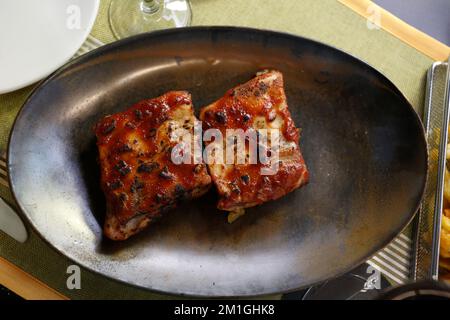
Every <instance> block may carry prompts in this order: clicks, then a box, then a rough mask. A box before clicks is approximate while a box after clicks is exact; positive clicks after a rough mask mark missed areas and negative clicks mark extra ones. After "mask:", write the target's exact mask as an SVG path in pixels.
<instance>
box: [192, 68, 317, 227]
mask: <svg viewBox="0 0 450 320" xmlns="http://www.w3.org/2000/svg"><path fill="white" fill-rule="evenodd" d="M200 119H201V120H202V121H203V129H204V130H207V129H211V128H217V129H219V130H220V131H221V132H222V135H223V136H224V137H225V136H226V131H227V129H243V130H244V131H246V130H248V129H250V130H252V129H253V130H254V131H257V132H258V133H260V132H262V131H263V130H261V129H279V133H280V134H279V138H280V140H279V141H280V143H279V146H280V148H279V162H278V164H279V166H278V168H277V169H276V170H275V171H274V170H269V171H272V172H271V173H269V174H266V173H264V174H262V171H261V169H262V168H264V167H269V166H270V164H267V163H266V164H263V163H261V162H258V163H256V164H255V163H253V164H250V163H249V162H246V163H245V164H242V162H241V164H237V163H236V162H237V161H236V162H235V163H234V164H229V163H228V164H227V163H225V164H217V163H214V164H209V163H208V168H209V172H210V174H211V177H212V179H213V181H214V184H215V185H216V187H217V190H218V192H219V195H220V199H219V203H218V208H219V209H221V210H226V211H231V212H241V213H242V211H243V210H242V209H243V208H248V207H253V206H256V205H259V204H262V203H264V202H266V201H269V200H275V199H278V198H280V197H282V196H284V195H286V194H287V193H289V192H291V191H293V190H294V189H296V188H299V187H301V186H302V185H304V184H305V183H307V182H308V170H307V168H306V165H305V162H304V160H303V157H302V155H301V153H300V148H299V145H298V143H299V129H297V128H296V127H295V124H294V122H293V120H292V118H291V115H290V112H289V110H288V105H287V102H286V95H285V93H284V83H283V76H282V74H281V73H280V72H277V71H270V72H264V73H260V74H259V75H257V76H256V77H255V78H254V79H252V80H250V81H249V82H247V83H245V84H243V85H240V86H237V87H235V88H234V89H231V90H229V91H228V92H227V93H226V94H225V96H224V97H222V98H221V99H219V100H218V101H216V102H214V103H212V104H211V105H209V106H207V107H205V108H203V109H202V110H201V113H200ZM266 136H267V135H266ZM268 140H269V141H270V139H268ZM247 141H249V139H247ZM211 143H215V142H206V144H207V145H209V144H211ZM249 146H250V145H249V144H248V143H247V144H246V145H245V150H244V152H245V157H246V159H247V160H248V159H251V158H252V157H254V156H255V155H252V154H251V152H252V151H251V149H250V148H249ZM269 146H270V145H269ZM223 147H224V148H226V146H225V145H224V146H223ZM235 148H236V147H235ZM241 150H242V149H241ZM253 159H254V158H253ZM224 162H225V161H224ZM272 165H273V163H272ZM230 219H231V220H233V219H234V218H233V217H231V218H230V216H229V220H230ZM230 222H231V221H230Z"/></svg>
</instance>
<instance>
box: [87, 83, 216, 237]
mask: <svg viewBox="0 0 450 320" xmlns="http://www.w3.org/2000/svg"><path fill="white" fill-rule="evenodd" d="M195 119H196V118H195V116H194V112H193V107H192V101H191V96H190V94H189V93H187V92H183V91H180V92H169V93H167V94H165V95H163V96H161V97H158V98H155V99H150V100H145V101H142V102H139V103H137V104H135V105H134V106H132V107H131V108H129V109H128V110H126V111H124V112H121V113H117V114H114V115H110V116H106V117H105V118H103V119H102V120H101V121H100V122H99V123H98V124H97V125H96V127H95V134H96V136H97V145H98V149H99V162H100V167H101V186H102V189H103V192H104V194H105V196H106V200H107V212H106V220H105V224H104V234H105V235H106V236H107V237H108V238H110V239H112V240H125V239H127V238H128V237H130V236H132V235H134V234H136V233H137V232H139V231H140V230H142V229H143V228H145V227H146V226H147V225H148V224H149V223H151V222H152V221H153V220H154V219H155V218H157V217H159V216H160V215H161V214H163V213H164V212H166V211H167V210H169V209H171V208H173V207H175V206H176V205H177V203H178V202H179V201H180V200H184V199H189V198H196V197H199V196H201V195H203V194H204V193H205V192H206V191H207V190H208V189H209V187H210V185H211V178H210V176H209V175H208V172H207V169H206V166H205V165H204V164H194V163H193V162H194V161H191V163H192V164H185V163H182V164H178V165H177V164H175V163H174V162H173V161H172V158H171V151H172V149H173V147H175V146H176V145H177V144H178V143H179V142H180V139H181V137H180V134H179V133H180V132H186V130H187V131H189V132H192V131H193V126H194V121H195ZM181 129H184V131H182V130H181ZM180 130H181V131H180Z"/></svg>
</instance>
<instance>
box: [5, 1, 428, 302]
mask: <svg viewBox="0 0 450 320" xmlns="http://www.w3.org/2000/svg"><path fill="white" fill-rule="evenodd" d="M109 3H110V0H102V1H101V5H100V10H99V14H98V17H97V19H96V22H95V25H94V28H93V30H92V32H91V35H92V36H93V37H95V38H97V39H99V40H100V41H102V42H104V43H109V42H112V41H114V40H115V39H114V37H113V35H112V32H111V29H110V27H109V22H108V6H109ZM191 6H192V11H193V21H192V24H193V25H195V26H199V25H232V26H247V27H254V28H262V29H271V30H277V31H283V32H289V33H293V34H297V35H301V36H304V37H308V38H311V39H314V40H318V41H321V42H324V43H327V44H329V45H332V46H335V47H337V48H339V49H342V50H344V51H346V52H349V53H351V54H352V55H354V56H356V57H358V58H360V59H362V60H364V61H366V62H368V63H369V64H371V65H372V66H374V67H375V68H376V69H378V70H379V71H381V72H382V73H384V74H385V75H386V76H387V77H388V78H389V79H391V80H392V81H393V82H394V83H395V84H396V85H397V86H398V87H399V89H400V90H401V91H402V92H403V93H404V94H405V96H406V97H407V98H408V100H409V101H410V102H411V104H412V105H413V107H414V108H415V110H416V111H418V112H419V113H420V114H421V112H422V109H423V100H424V92H425V77H426V71H427V69H428V68H429V67H430V65H431V64H432V62H433V61H432V60H431V59H430V58H428V57H427V56H425V55H424V54H422V53H420V52H419V51H417V50H416V49H414V48H412V47H410V46H409V45H407V44H405V43H404V42H402V41H401V40H399V39H397V38H395V37H394V36H392V35H390V34H389V33H387V32H386V31H384V30H382V29H373V28H368V26H367V21H366V20H365V19H364V18H363V17H361V16H360V15H358V14H357V13H355V12H353V11H351V10H350V9H348V8H347V7H346V6H344V5H342V4H340V3H339V2H337V1H336V0H322V1H317V0H302V1H297V0H246V1H241V0H192V1H191ZM124 19H127V17H126V15H125V16H124ZM381 24H382V21H381ZM32 88H33V86H30V87H27V88H24V89H22V90H19V91H16V92H13V93H9V94H4V95H0V151H2V150H4V149H5V148H6V144H7V139H8V135H9V132H10V129H11V126H12V123H13V121H14V118H15V116H16V114H17V112H18V111H19V109H20V107H21V106H22V104H23V102H24V101H25V99H26V97H27V96H28V94H29V93H30V92H31V90H32ZM0 196H1V197H2V198H4V199H6V200H7V201H9V202H10V203H11V204H13V201H12V197H11V195H10V193H9V190H7V189H6V188H1V186H0ZM0 243H1V245H0V255H1V256H2V257H4V258H6V259H8V260H9V261H11V262H12V263H14V264H16V265H17V266H19V267H20V268H22V269H23V270H25V271H27V272H28V273H30V274H32V275H34V276H35V277H37V278H39V279H40V280H42V281H43V282H45V283H47V284H48V285H49V286H51V287H52V288H54V289H56V290H58V291H60V292H61V293H62V294H64V295H66V296H68V297H69V298H72V299H102V298H106V299H124V298H125V299H126V298H129V299H133V298H134V299H152V298H159V299H161V298H168V296H162V295H158V294H154V293H152V292H149V291H146V290H143V289H139V288H136V287H132V286H129V285H126V284H122V283H119V282H116V281H113V280H109V279H107V278H105V277H102V276H99V275H96V274H95V273H92V272H90V271H87V270H84V269H83V270H82V281H81V283H82V288H81V290H69V289H67V286H66V279H67V276H68V275H67V273H66V270H67V267H68V266H69V265H71V264H73V262H71V261H70V260H68V259H66V258H65V257H63V256H62V255H60V254H59V253H57V252H56V251H54V250H53V249H52V248H51V247H50V246H49V245H48V244H46V243H45V242H44V241H43V240H41V239H40V238H39V237H38V236H37V235H36V234H35V233H34V232H33V231H32V230H30V239H29V240H28V241H27V242H26V243H25V244H21V245H19V244H17V243H16V242H14V241H13V240H12V239H11V238H9V237H8V236H6V235H4V234H3V233H1V232H0ZM274 297H276V296H271V297H268V298H274ZM170 298H174V297H170Z"/></svg>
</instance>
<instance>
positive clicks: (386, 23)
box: [338, 0, 450, 61]
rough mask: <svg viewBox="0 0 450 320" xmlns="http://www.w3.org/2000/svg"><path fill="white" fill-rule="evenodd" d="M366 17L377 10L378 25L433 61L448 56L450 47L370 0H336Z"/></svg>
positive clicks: (368, 17) (443, 59) (441, 59)
mask: <svg viewBox="0 0 450 320" xmlns="http://www.w3.org/2000/svg"><path fill="white" fill-rule="evenodd" d="M338 1H339V2H340V3H342V4H343V5H345V6H347V7H348V8H350V9H352V10H353V11H355V12H356V13H358V14H359V15H361V16H363V17H364V18H366V19H370V18H371V17H372V16H374V12H377V14H378V15H379V18H380V27H381V28H382V29H384V30H385V31H387V32H389V33H390V34H392V35H393V36H395V37H396V38H398V39H400V40H402V41H403V42H405V43H407V44H408V45H410V46H411V47H413V48H415V49H417V50H418V51H420V52H422V53H423V54H425V55H427V56H428V57H430V58H431V59H433V60H435V61H445V60H447V59H448V57H449V56H450V47H448V46H447V45H445V44H444V43H442V42H440V41H438V40H436V39H434V38H433V37H431V36H429V35H427V34H426V33H424V32H422V31H420V30H418V29H416V28H414V27H413V26H411V25H409V24H408V23H406V22H404V21H403V20H401V19H399V18H397V17H396V16H394V15H393V14H392V13H390V12H388V11H387V10H385V9H383V8H382V7H380V6H378V5H377V4H375V3H374V2H373V1H371V0H338Z"/></svg>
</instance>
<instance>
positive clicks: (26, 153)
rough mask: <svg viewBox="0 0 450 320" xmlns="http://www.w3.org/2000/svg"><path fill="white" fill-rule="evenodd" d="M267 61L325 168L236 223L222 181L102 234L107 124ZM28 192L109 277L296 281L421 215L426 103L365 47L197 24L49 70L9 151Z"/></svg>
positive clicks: (176, 285) (22, 196) (301, 283)
mask: <svg viewBox="0 0 450 320" xmlns="http://www.w3.org/2000/svg"><path fill="white" fill-rule="evenodd" d="M263 69H277V70H280V71H281V72H283V74H284V79H285V85H286V94H287V97H288V104H289V107H290V111H291V113H292V116H293V118H294V121H295V123H296V125H297V126H298V127H300V128H302V137H301V142H300V146H301V149H302V152H303V155H304V157H305V160H306V163H307V165H308V167H309V171H310V183H309V184H308V185H306V186H305V187H303V188H302V189H299V190H297V191H295V192H292V193H290V194H289V195H287V196H286V197H284V198H282V199H280V200H278V201H273V202H270V203H267V204H264V205H261V206H259V207H255V208H252V209H250V210H248V212H247V214H246V215H245V216H243V217H242V218H240V219H238V221H236V222H235V223H233V224H228V223H227V221H226V215H225V214H224V213H223V212H220V211H218V210H217V209H215V203H216V200H217V199H216V195H215V193H214V191H211V192H210V193H209V194H208V195H206V196H205V197H203V198H201V199H197V200H194V201H191V202H188V203H185V204H183V205H181V206H180V207H179V208H178V209H175V210H173V211H172V212H170V213H169V214H167V215H166V216H164V217H163V218H162V219H161V220H160V221H158V222H157V223H156V224H154V225H152V226H151V227H150V228H148V229H147V230H146V231H144V232H142V233H141V234H139V235H137V236H135V237H133V238H131V239H129V240H128V241H125V242H120V243H116V242H112V241H108V240H107V239H105V238H104V237H103V236H102V224H103V219H104V213H105V199H104V197H103V194H102V192H101V190H100V187H99V185H100V180H99V179H100V178H99V166H98V163H97V149H96V145H95V136H94V133H93V131H92V127H93V125H94V124H95V123H96V122H97V121H98V120H99V119H100V118H101V117H103V116H104V115H107V114H111V113H114V112H118V111H121V110H124V109H126V108H127V107H128V106H131V105H132V104H133V103H135V102H137V101H139V100H141V99H145V98H150V97H155V96H158V95H160V94H162V93H164V92H166V91H169V90H178V89H180V90H181V89H182V90H188V91H190V92H191V93H192V97H193V101H194V105H195V107H196V111H197V112H198V110H199V109H200V108H201V107H202V106H205V105H207V104H209V103H211V102H212V101H215V100H216V99H217V98H219V97H221V96H222V95H223V94H224V93H225V91H226V90H227V89H229V88H231V87H233V86H235V85H237V84H240V83H243V82H245V81H247V80H249V79H250V78H252V77H253V76H254V74H255V73H256V72H257V71H260V70H263ZM8 165H9V173H10V182H11V186H12V189H13V192H14V195H15V198H16V200H17V202H18V204H19V206H20V208H21V210H22V211H23V214H24V215H25V216H26V218H28V220H29V222H30V223H31V224H32V225H33V227H34V228H35V229H36V231H37V232H38V233H39V234H40V235H41V236H42V237H43V238H44V239H45V240H46V241H47V242H48V243H49V244H50V245H51V246H53V247H54V248H56V250H58V251H59V252H61V253H62V254H64V255H66V256H67V257H69V258H70V259H72V260H73V261H75V262H76V263H78V264H80V265H82V266H84V267H86V268H89V269H91V270H93V271H95V272H98V273H99V274H102V275H104V276H107V277H110V278H113V279H117V280H119V281H123V282H126V283H129V284H133V285H136V286H140V287H144V288H148V289H151V290H154V291H158V292H164V293H170V294H181V295H191V296H203V297H226V296H252V295H263V294H269V293H278V292H287V291H291V290H295V289H299V288H302V287H306V286H309V285H312V284H315V283H318V282H320V281H323V280H325V279H328V278H331V277H335V276H338V275H340V274H343V273H345V272H346V271H349V270H351V269H352V268H354V267H355V266H357V265H358V264H360V263H362V262H364V261H365V260H366V259H368V258H369V257H370V256H371V255H373V254H374V253H375V252H376V251H377V250H380V249H381V248H383V247H384V246H385V245H387V244H388V243H389V242H390V241H391V240H392V239H393V238H394V237H395V236H396V235H397V234H398V233H399V232H400V231H401V230H402V229H403V228H405V227H406V226H407V224H408V223H409V222H410V221H411V220H412V218H413V216H414V214H415V212H416V210H417V209H418V206H419V204H420V201H421V197H422V193H423V190H424V185H425V180H426V176H427V147H426V142H425V137H424V131H423V127H422V124H421V121H420V119H419V117H418V115H417V114H416V113H415V111H414V110H413V108H412V107H411V105H410V104H409V103H408V101H407V100H406V99H405V97H404V96H403V95H402V94H401V93H400V91H399V90H398V89H397V88H396V87H395V86H394V85H393V84H392V83H391V82H390V81H389V80H388V79H387V78H385V77H384V76H383V75H382V74H380V73H379V72H377V71H376V70H374V69H373V68H372V67H370V66H368V65H367V64H365V63H363V62H361V61H360V60H358V59H356V58H354V57H352V56H350V55H348V54H346V53H343V52H341V51H339V50H337V49H334V48H332V47H329V46H327V45H324V44H321V43H318V42H315V41H312V40H308V39H304V38H300V37H296V36H293V35H288V34H282V33H276V32H271V31H262V30H253V29H245V28H233V27H197V28H186V29H176V30H166V31H160V32H155V33H149V34H143V35H139V36H136V37H133V38H129V39H125V40H122V41H119V42H116V43H113V44H111V45H107V46H105V47H102V48H99V49H97V50H95V51H93V52H91V53H89V54H87V55H85V56H83V57H81V58H78V59H77V60H75V61H73V62H71V63H69V64H67V65H66V66H65V67H63V68H62V69H60V70H59V71H57V72H56V73H55V74H53V75H52V76H50V77H49V78H48V79H47V80H46V81H44V82H43V83H42V84H41V85H40V86H39V87H38V88H37V89H36V90H35V91H34V92H33V93H32V94H31V96H30V97H29V98H28V100H27V101H26V103H25V105H24V106H23V108H22V110H21V111H20V113H19V115H18V117H17V119H16V122H15V125H14V128H13V131H12V133H11V137H10V143H9V151H8Z"/></svg>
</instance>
